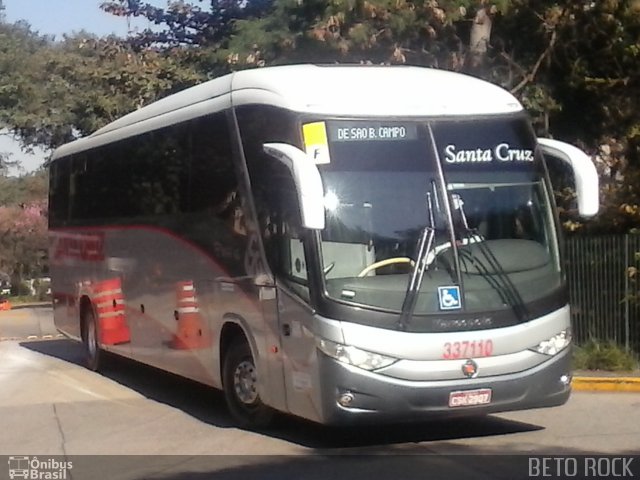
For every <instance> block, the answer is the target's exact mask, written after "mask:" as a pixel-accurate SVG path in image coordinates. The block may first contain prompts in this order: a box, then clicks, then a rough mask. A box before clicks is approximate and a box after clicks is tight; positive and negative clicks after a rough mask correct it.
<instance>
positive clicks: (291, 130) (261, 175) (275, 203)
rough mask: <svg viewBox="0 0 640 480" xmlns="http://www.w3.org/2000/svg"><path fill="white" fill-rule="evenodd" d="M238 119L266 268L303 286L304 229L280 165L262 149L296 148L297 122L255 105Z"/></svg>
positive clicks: (287, 175) (292, 187)
mask: <svg viewBox="0 0 640 480" xmlns="http://www.w3.org/2000/svg"><path fill="white" fill-rule="evenodd" d="M236 113H237V117H238V123H239V126H240V133H241V136H242V146H243V149H244V155H245V159H246V161H247V169H248V171H249V179H250V182H251V190H252V192H253V198H254V203H255V207H256V213H257V216H258V223H259V226H260V231H261V233H262V239H263V244H264V248H265V253H266V255H267V261H268V263H269V266H270V268H271V270H272V271H273V273H275V274H276V275H280V276H283V277H285V278H288V279H289V280H293V281H294V282H296V283H297V284H300V285H306V283H307V278H308V275H307V262H306V259H305V256H304V247H303V229H302V227H301V221H300V211H299V206H298V199H297V194H296V189H295V185H294V183H293V178H292V177H291V174H290V172H289V170H288V169H287V168H286V167H285V166H284V165H283V164H281V163H280V162H278V161H277V160H275V159H273V158H271V157H269V156H268V155H266V154H265V153H264V151H263V149H262V145H263V144H264V143H268V142H283V143H289V144H292V145H297V146H300V138H299V134H298V129H297V127H296V119H295V116H294V114H292V113H291V112H288V111H285V110H282V109H278V108H275V107H266V106H257V105H249V106H242V107H239V108H238V109H237V112H236Z"/></svg>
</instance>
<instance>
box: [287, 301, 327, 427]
mask: <svg viewBox="0 0 640 480" xmlns="http://www.w3.org/2000/svg"><path fill="white" fill-rule="evenodd" d="M278 308H279V311H280V332H281V342H282V358H283V363H284V378H285V385H286V397H287V407H288V411H289V412H290V413H293V414H294V415H297V416H299V417H303V418H306V419H308V420H313V421H316V422H321V421H322V418H323V413H322V398H321V385H322V382H321V379H320V369H319V368H318V350H317V348H316V336H315V334H314V327H313V320H314V319H313V314H312V312H311V310H310V309H309V308H308V307H306V306H304V305H302V304H301V303H300V301H296V300H294V299H293V298H292V297H291V296H290V295H289V294H287V293H285V292H284V291H280V292H279V295H278Z"/></svg>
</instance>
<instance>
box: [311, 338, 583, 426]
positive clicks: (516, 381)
mask: <svg viewBox="0 0 640 480" xmlns="http://www.w3.org/2000/svg"><path fill="white" fill-rule="evenodd" d="M318 360H319V363H320V378H321V379H322V380H321V381H322V383H323V385H322V388H321V389H320V391H321V392H322V399H321V402H322V408H321V412H322V418H321V422H322V423H325V424H356V423H365V424H366V423H388V422H403V421H416V420H420V419H429V418H443V417H456V416H472V415H486V414H489V413H497V412H505V411H510V410H524V409H529V408H542V407H553V406H557V405H562V404H564V403H566V401H567V400H568V399H569V395H570V393H571V386H570V384H569V382H568V381H567V377H568V378H569V379H570V364H571V349H570V348H567V349H565V350H564V351H563V352H561V353H560V354H558V355H557V356H555V357H553V358H551V359H549V360H548V361H546V362H544V363H542V364H540V365H538V366H536V367H535V368H531V369H529V370H526V371H523V372H518V373H513V374H509V375H500V376H493V377H486V378H473V379H464V380H451V381H449V380H447V381H433V382H411V381H405V380H398V379H395V378H391V377H388V376H384V375H381V374H377V373H374V372H367V371H365V370H362V369H359V368H356V367H352V366H350V365H346V364H344V363H340V362H338V361H336V360H334V359H332V358H330V357H327V356H326V355H323V354H319V355H318ZM461 364H462V361H461ZM561 378H563V379H564V381H563V380H561ZM481 388H490V389H491V391H492V398H491V403H489V404H487V405H480V406H470V407H455V408H451V407H449V394H450V393H451V392H454V391H461V390H475V389H481ZM345 394H350V396H351V397H352V398H351V402H350V403H349V406H348V407H344V406H341V405H340V404H339V403H338V398H339V397H340V396H341V395H345Z"/></svg>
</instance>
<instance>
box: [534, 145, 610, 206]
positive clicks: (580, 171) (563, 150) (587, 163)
mask: <svg viewBox="0 0 640 480" xmlns="http://www.w3.org/2000/svg"><path fill="white" fill-rule="evenodd" d="M538 145H540V148H541V149H542V153H543V154H544V155H549V156H552V157H555V158H558V159H560V160H562V161H563V162H564V163H565V164H567V165H568V166H569V167H571V171H572V172H573V177H574V180H575V184H576V194H577V196H578V212H579V213H580V216H582V217H586V218H588V217H593V216H594V215H596V214H597V213H598V210H599V209H600V183H599V179H598V172H597V170H596V167H595V165H594V164H593V162H592V161H591V158H589V156H588V155H587V154H586V153H584V152H583V151H582V150H580V149H579V148H577V147H574V146H573V145H570V144H568V143H565V142H560V141H558V140H551V139H549V138H539V139H538Z"/></svg>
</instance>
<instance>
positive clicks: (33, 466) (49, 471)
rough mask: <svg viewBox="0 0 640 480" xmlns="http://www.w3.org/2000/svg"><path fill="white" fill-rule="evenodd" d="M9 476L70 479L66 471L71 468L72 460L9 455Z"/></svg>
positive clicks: (32, 478)
mask: <svg viewBox="0 0 640 480" xmlns="http://www.w3.org/2000/svg"><path fill="white" fill-rule="evenodd" d="M8 463H9V478H10V479H11V480H13V479H14V478H24V479H30V480H66V479H68V478H69V479H70V478H71V476H70V475H68V473H67V471H68V470H71V468H73V464H72V462H68V461H65V460H56V459H55V458H47V459H46V460H39V459H38V457H27V456H11V457H9V462H8Z"/></svg>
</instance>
